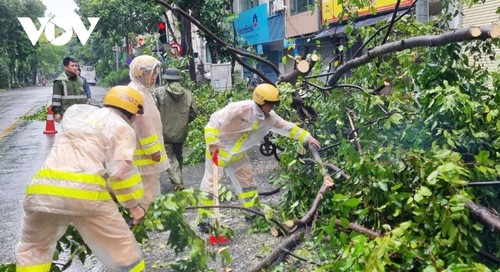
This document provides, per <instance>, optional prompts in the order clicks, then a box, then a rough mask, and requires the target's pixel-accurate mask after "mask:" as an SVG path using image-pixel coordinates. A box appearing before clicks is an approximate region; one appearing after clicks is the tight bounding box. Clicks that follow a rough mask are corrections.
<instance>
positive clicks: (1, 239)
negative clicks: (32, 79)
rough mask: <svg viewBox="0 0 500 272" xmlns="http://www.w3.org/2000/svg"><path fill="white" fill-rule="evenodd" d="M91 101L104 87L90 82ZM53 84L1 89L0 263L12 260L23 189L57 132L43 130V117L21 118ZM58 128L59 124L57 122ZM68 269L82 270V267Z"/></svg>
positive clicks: (98, 97) (43, 101) (48, 95)
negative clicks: (0, 207) (26, 119)
mask: <svg viewBox="0 0 500 272" xmlns="http://www.w3.org/2000/svg"><path fill="white" fill-rule="evenodd" d="M91 91H92V98H93V99H92V102H93V104H100V103H101V101H102V98H103V96H104V93H105V91H106V89H105V88H101V87H95V86H91ZM51 95H52V86H45V87H41V86H38V87H29V88H22V89H15V90H10V91H6V92H0V197H1V198H2V200H1V203H2V220H0V245H1V246H0V264H3V263H13V262H15V256H14V248H15V245H16V243H17V241H18V239H19V235H20V228H21V222H22V200H23V198H24V190H25V187H26V185H27V184H28V183H29V182H30V180H31V178H32V177H33V176H34V175H35V173H36V172H37V171H38V169H39V167H40V166H41V165H42V163H43V161H44V160H45V157H46V156H47V154H48V152H49V151H50V148H51V147H52V145H53V143H54V141H55V139H56V138H57V134H53V135H46V134H43V131H44V130H45V125H46V122H45V121H24V120H22V119H19V117H21V116H23V115H30V114H33V113H35V112H37V111H38V110H40V108H41V107H42V106H44V105H47V103H49V102H50V100H51ZM56 130H57V131H60V130H61V127H60V124H58V123H56ZM74 267H75V268H71V269H68V270H67V271H84V270H85V269H83V268H82V267H78V266H77V265H76V266H74Z"/></svg>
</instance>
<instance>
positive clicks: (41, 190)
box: [26, 184, 111, 201]
mask: <svg viewBox="0 0 500 272" xmlns="http://www.w3.org/2000/svg"><path fill="white" fill-rule="evenodd" d="M26 194H27V195H34V194H38V195H52V196H61V197H67V198H73V199H81V200H91V201H105V200H111V195H109V193H108V191H88V190H83V189H75V188H67V187H59V186H53V185H45V184H33V185H29V186H28V187H27V188H26Z"/></svg>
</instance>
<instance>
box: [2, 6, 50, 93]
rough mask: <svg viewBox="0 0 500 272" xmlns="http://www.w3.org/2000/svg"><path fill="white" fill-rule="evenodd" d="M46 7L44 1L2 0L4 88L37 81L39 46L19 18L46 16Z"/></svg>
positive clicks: (34, 19)
mask: <svg viewBox="0 0 500 272" xmlns="http://www.w3.org/2000/svg"><path fill="white" fill-rule="evenodd" d="M44 12H45V6H44V5H43V3H42V2H41V1H40V0H7V1H2V2H0V25H1V26H2V27H1V28H0V88H6V89H8V88H11V87H17V86H23V85H26V84H28V83H29V80H30V79H31V81H32V82H33V80H34V76H35V73H36V67H37V64H38V62H39V57H38V54H39V49H38V48H39V45H38V46H33V45H32V44H31V42H30V41H29V39H28V37H27V35H26V33H24V30H23V28H22V26H21V24H20V23H19V21H18V20H17V17H29V18H31V19H32V20H33V21H35V22H36V21H37V17H43V15H44Z"/></svg>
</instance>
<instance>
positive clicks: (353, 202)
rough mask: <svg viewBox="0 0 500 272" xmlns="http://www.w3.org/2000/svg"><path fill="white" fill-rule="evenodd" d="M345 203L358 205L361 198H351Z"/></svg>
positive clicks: (353, 205)
mask: <svg viewBox="0 0 500 272" xmlns="http://www.w3.org/2000/svg"><path fill="white" fill-rule="evenodd" d="M344 205H346V206H348V207H356V206H358V205H359V200H358V199H357V198H349V199H348V200H346V202H344Z"/></svg>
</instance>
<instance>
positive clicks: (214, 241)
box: [208, 235, 229, 245]
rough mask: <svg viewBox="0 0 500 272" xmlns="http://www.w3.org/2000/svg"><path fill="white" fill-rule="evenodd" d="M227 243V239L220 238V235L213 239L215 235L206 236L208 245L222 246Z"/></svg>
mask: <svg viewBox="0 0 500 272" xmlns="http://www.w3.org/2000/svg"><path fill="white" fill-rule="evenodd" d="M227 242H229V239H228V238H226V237H224V236H222V235H218V236H217V237H215V235H210V236H208V243H209V244H210V245H213V244H222V243H227Z"/></svg>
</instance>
